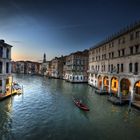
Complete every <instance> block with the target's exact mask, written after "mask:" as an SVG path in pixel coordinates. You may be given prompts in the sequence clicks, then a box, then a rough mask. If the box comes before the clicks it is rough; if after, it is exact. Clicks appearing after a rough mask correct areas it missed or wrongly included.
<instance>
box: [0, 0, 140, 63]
mask: <svg viewBox="0 0 140 140" xmlns="http://www.w3.org/2000/svg"><path fill="white" fill-rule="evenodd" d="M139 7H140V1H139V0H0V19H1V20H0V39H4V40H5V42H6V43H9V44H10V45H12V46H13V48H12V60H31V61H39V60H42V59H43V54H44V53H46V58H47V60H51V59H52V58H54V57H55V56H57V57H58V56H61V55H68V54H70V53H72V52H75V51H78V50H80V51H82V50H84V49H89V48H90V47H92V46H94V45H96V44H97V43H99V42H101V41H102V40H104V39H105V38H106V37H108V36H110V35H112V34H113V33H116V32H118V31H119V30H120V29H122V28H124V27H126V26H127V25H130V24H132V23H134V22H135V21H139V20H140V15H139V14H140V8H139Z"/></svg>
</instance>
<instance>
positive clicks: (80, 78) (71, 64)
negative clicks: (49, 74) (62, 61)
mask: <svg viewBox="0 0 140 140" xmlns="http://www.w3.org/2000/svg"><path fill="white" fill-rule="evenodd" d="M87 69H88V50H84V51H78V52H75V53H71V54H70V55H69V56H67V57H66V66H65V75H64V79H66V80H67V81H69V82H87V81H88V74H87Z"/></svg>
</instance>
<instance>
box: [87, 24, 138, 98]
mask: <svg viewBox="0 0 140 140" xmlns="http://www.w3.org/2000/svg"><path fill="white" fill-rule="evenodd" d="M88 73H89V79H88V83H89V85H91V86H94V87H97V88H98V89H101V90H107V91H108V92H109V93H110V92H111V93H113V94H114V95H116V96H121V95H123V96H128V95H129V97H131V99H132V101H140V23H137V24H135V25H133V26H131V27H127V28H126V29H124V30H122V31H121V32H119V33H117V34H115V35H113V36H112V37H110V38H108V39H106V40H105V41H103V42H101V43H99V44H98V45H96V46H94V47H93V48H90V50H89V70H88Z"/></svg>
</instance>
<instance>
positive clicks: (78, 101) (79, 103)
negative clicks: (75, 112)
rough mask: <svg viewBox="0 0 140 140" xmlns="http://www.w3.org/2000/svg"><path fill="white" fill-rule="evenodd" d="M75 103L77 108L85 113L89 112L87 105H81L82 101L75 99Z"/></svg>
mask: <svg viewBox="0 0 140 140" xmlns="http://www.w3.org/2000/svg"><path fill="white" fill-rule="evenodd" d="M73 101H74V103H75V105H76V106H77V107H79V108H80V109H82V110H84V111H89V108H88V107H87V106H86V105H84V104H83V103H81V101H80V100H78V99H75V98H73Z"/></svg>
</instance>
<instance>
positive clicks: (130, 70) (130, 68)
mask: <svg viewBox="0 0 140 140" xmlns="http://www.w3.org/2000/svg"><path fill="white" fill-rule="evenodd" d="M129 72H132V63H130V64H129Z"/></svg>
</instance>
